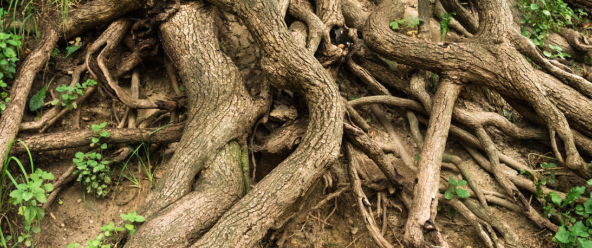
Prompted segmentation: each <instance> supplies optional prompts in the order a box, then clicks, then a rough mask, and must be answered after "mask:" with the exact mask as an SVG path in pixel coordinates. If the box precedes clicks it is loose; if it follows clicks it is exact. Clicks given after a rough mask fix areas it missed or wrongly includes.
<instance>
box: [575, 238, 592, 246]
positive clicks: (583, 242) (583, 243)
mask: <svg viewBox="0 0 592 248" xmlns="http://www.w3.org/2000/svg"><path fill="white" fill-rule="evenodd" d="M591 247H592V241H591V240H587V239H582V238H578V248H591Z"/></svg>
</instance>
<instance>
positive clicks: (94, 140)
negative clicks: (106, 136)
mask: <svg viewBox="0 0 592 248" xmlns="http://www.w3.org/2000/svg"><path fill="white" fill-rule="evenodd" d="M91 141H92V143H99V138H92V140H91Z"/></svg>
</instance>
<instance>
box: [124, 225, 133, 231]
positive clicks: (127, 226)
mask: <svg viewBox="0 0 592 248" xmlns="http://www.w3.org/2000/svg"><path fill="white" fill-rule="evenodd" d="M125 228H127V230H130V231H131V230H134V225H132V224H125Z"/></svg>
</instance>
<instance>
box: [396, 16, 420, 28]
mask: <svg viewBox="0 0 592 248" xmlns="http://www.w3.org/2000/svg"><path fill="white" fill-rule="evenodd" d="M421 21H423V19H421V18H418V17H414V16H412V15H408V16H407V17H406V18H405V19H402V20H395V21H394V22H391V23H390V26H391V28H392V29H394V30H397V29H399V28H400V27H399V25H403V24H405V23H407V27H408V28H411V29H413V28H415V27H416V26H417V25H419V22H421Z"/></svg>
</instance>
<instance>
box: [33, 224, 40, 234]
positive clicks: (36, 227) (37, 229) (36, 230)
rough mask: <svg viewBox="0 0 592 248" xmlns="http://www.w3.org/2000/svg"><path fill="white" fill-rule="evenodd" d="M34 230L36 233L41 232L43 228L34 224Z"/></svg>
mask: <svg viewBox="0 0 592 248" xmlns="http://www.w3.org/2000/svg"><path fill="white" fill-rule="evenodd" d="M33 232H34V233H40V232H41V228H39V227H38V226H34V227H33Z"/></svg>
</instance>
